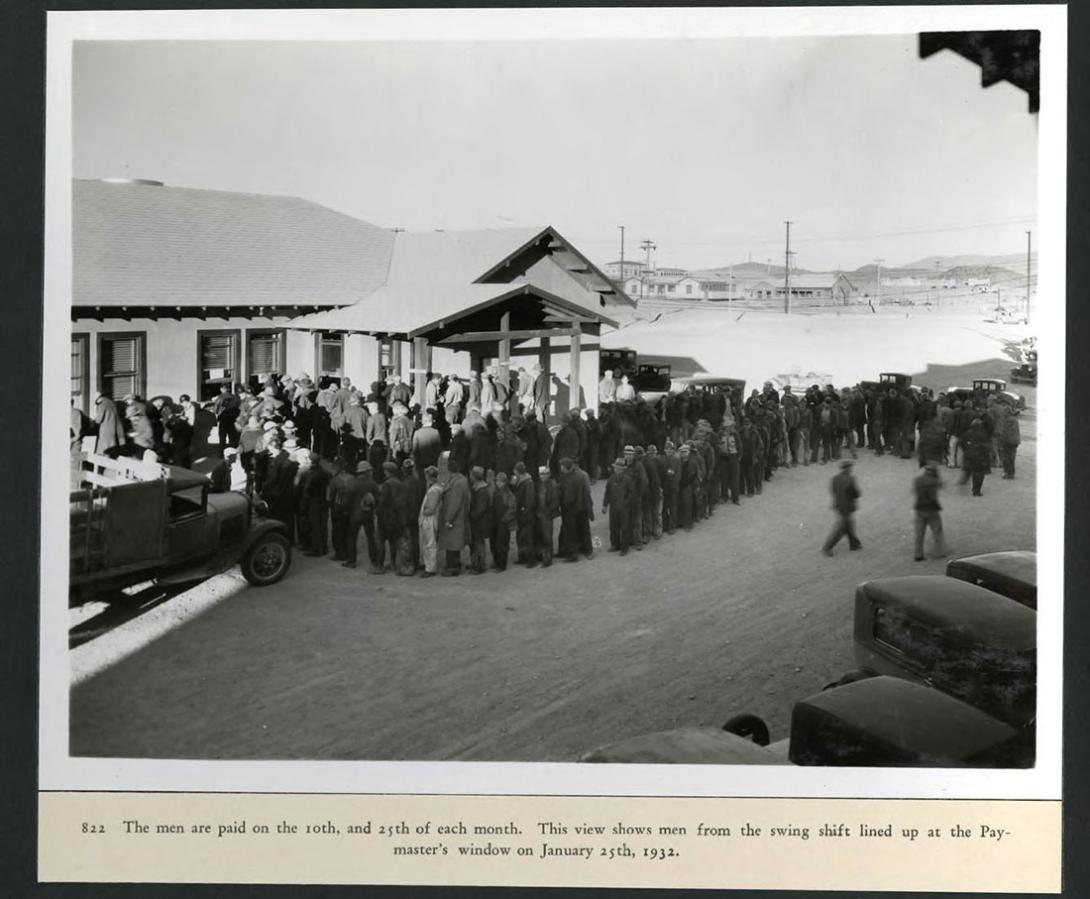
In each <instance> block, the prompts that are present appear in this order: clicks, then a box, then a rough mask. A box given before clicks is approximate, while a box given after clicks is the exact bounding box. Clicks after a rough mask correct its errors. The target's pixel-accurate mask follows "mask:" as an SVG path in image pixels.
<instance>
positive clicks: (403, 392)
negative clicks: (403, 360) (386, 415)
mask: <svg viewBox="0 0 1090 899" xmlns="http://www.w3.org/2000/svg"><path fill="white" fill-rule="evenodd" d="M412 401H413V391H412V388H411V387H410V386H409V385H408V384H405V383H404V382H402V380H401V375H397V374H395V375H391V376H390V383H389V385H387V387H386V405H387V407H388V408H391V409H392V408H393V406H394V403H401V405H403V406H404V407H405V408H406V409H408V408H409V405H410V403H412Z"/></svg>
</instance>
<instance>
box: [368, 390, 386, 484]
mask: <svg viewBox="0 0 1090 899" xmlns="http://www.w3.org/2000/svg"><path fill="white" fill-rule="evenodd" d="M367 412H368V418H367V429H366V432H365V433H366V440H367V461H368V462H370V463H371V471H372V474H373V475H374V476H375V480H376V481H379V482H381V481H382V479H383V471H384V469H383V467H382V464H383V463H384V462H385V461H386V441H387V436H386V415H385V413H383V412H382V411H381V410H380V408H379V403H378V400H377V399H375V398H374V396H373V395H372V396H370V397H368V399H367Z"/></svg>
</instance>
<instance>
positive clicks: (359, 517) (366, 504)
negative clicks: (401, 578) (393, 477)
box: [336, 460, 382, 572]
mask: <svg viewBox="0 0 1090 899" xmlns="http://www.w3.org/2000/svg"><path fill="white" fill-rule="evenodd" d="M338 499H339V503H338V505H337V507H336V513H337V515H339V516H340V517H341V518H342V519H343V520H344V521H345V529H344V567H345V568H355V567H356V554H357V551H358V548H357V543H358V542H359V536H360V528H361V527H362V528H363V531H364V534H365V536H366V538H367V556H368V559H369V560H370V562H371V566H372V567H371V570H372V571H373V572H381V571H382V568H381V567H380V566H379V565H378V564H377V559H378V545H377V543H376V542H375V506H376V505H377V503H378V484H376V483H375V478H374V475H373V473H372V471H371V463H370V462H367V461H366V460H365V461H362V462H357V463H356V476H355V477H354V478H352V479H351V480H350V481H348V483H347V484H346V485H345V486H344V489H343V491H342V492H341V493H340V496H339V497H338Z"/></svg>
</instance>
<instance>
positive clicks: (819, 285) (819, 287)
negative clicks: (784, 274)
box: [746, 272, 859, 305]
mask: <svg viewBox="0 0 1090 899" xmlns="http://www.w3.org/2000/svg"><path fill="white" fill-rule="evenodd" d="M784 290H785V287H784V283H783V281H777V282H776V283H773V282H772V281H770V280H766V279H762V280H760V281H755V282H750V283H749V284H747V286H746V298H747V299H751V300H779V301H780V302H783V298H784ZM858 295H859V289H858V288H857V287H856V285H855V284H854V283H852V281H850V280H849V279H848V277H847V276H846V275H843V274H840V273H838V272H817V273H811V272H808V273H805V274H794V275H792V276H791V300H792V302H795V301H798V302H801V303H804V304H809V305H821V304H829V305H834V304H836V305H839V304H842V303H848V302H850V301H851V300H852V299H854V298H856V297H857V296H858Z"/></svg>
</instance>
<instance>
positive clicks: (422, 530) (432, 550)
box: [417, 465, 443, 577]
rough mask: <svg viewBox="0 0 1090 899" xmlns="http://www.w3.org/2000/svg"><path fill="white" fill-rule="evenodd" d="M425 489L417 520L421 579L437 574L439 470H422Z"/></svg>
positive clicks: (430, 467) (429, 467)
mask: <svg viewBox="0 0 1090 899" xmlns="http://www.w3.org/2000/svg"><path fill="white" fill-rule="evenodd" d="M424 479H425V482H426V483H427V489H426V490H425V491H424V500H423V502H421V504H420V517H419V518H418V519H417V525H418V531H419V535H420V538H419V539H420V558H421V561H422V562H423V563H424V571H423V573H422V574H421V575H420V576H421V577H435V575H437V574H438V573H439V543H438V532H439V511H440V508H441V507H442V505H443V487H442V485H440V483H439V469H438V468H436V467H435V466H434V465H429V466H428V467H427V468H425V469H424Z"/></svg>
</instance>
